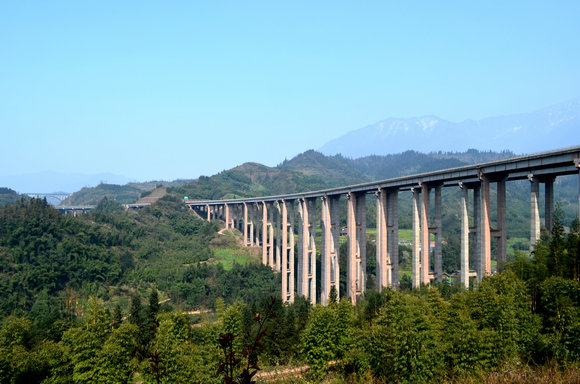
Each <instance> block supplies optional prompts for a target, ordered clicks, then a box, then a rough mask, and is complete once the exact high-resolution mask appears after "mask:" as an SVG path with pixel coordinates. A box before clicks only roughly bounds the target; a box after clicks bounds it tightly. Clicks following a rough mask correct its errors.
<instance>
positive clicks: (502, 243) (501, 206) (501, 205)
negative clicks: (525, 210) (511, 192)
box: [495, 178, 507, 270]
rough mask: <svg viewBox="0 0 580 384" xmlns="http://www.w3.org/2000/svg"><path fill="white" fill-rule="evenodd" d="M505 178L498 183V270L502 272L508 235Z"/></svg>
mask: <svg viewBox="0 0 580 384" xmlns="http://www.w3.org/2000/svg"><path fill="white" fill-rule="evenodd" d="M505 181H506V179H505V178H502V179H500V180H498V181H497V230H496V235H495V237H497V268H498V270H501V269H502V268H503V266H504V264H505V262H506V260H507V257H506V252H507V233H506V221H505V214H506V193H505V192H506V189H505Z"/></svg>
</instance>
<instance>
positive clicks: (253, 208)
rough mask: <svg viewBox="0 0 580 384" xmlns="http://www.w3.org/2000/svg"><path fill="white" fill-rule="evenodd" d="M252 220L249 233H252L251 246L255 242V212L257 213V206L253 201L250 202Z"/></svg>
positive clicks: (249, 224)
mask: <svg viewBox="0 0 580 384" xmlns="http://www.w3.org/2000/svg"><path fill="white" fill-rule="evenodd" d="M249 208H250V222H249V223H248V232H249V233H248V234H249V235H250V239H249V240H250V241H249V243H250V246H251V247H253V246H254V244H255V242H254V239H255V231H254V219H255V217H256V215H255V213H256V207H255V206H254V204H253V203H251V204H250V207H249Z"/></svg>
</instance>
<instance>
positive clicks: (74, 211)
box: [54, 203, 151, 216]
mask: <svg viewBox="0 0 580 384" xmlns="http://www.w3.org/2000/svg"><path fill="white" fill-rule="evenodd" d="M149 205H151V203H142V204H139V203H134V204H122V207H123V208H124V209H125V210H129V209H132V210H135V209H141V208H145V207H147V206H149ZM95 207H96V206H95V205H57V206H55V207H54V208H55V209H58V211H59V212H60V213H64V214H65V215H69V216H76V215H78V214H80V213H87V212H90V211H92V210H93V209H95Z"/></svg>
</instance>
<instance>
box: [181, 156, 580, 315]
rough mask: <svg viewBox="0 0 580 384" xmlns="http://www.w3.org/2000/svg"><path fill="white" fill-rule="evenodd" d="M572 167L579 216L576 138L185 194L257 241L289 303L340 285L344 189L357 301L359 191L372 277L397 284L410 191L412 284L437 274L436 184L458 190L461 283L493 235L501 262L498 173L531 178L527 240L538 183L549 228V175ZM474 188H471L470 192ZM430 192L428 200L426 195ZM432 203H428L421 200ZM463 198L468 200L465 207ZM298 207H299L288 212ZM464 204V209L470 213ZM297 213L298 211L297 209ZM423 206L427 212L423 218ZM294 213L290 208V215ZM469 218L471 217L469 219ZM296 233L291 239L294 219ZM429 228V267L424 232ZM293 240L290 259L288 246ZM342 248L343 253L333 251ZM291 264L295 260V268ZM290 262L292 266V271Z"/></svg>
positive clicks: (483, 270) (487, 257) (362, 256)
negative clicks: (373, 216)
mask: <svg viewBox="0 0 580 384" xmlns="http://www.w3.org/2000/svg"><path fill="white" fill-rule="evenodd" d="M573 174H578V175H579V216H580V146H576V147H571V148H566V149H560V150H554V151H549V152H542V153H537V154H533V155H526V156H518V157H513V158H509V159H503V160H498V161H492V162H487V163H481V164H476V165H468V166H462V167H458V168H451V169H446V170H440V171H434V172H428V173H423V174H418V175H412V176H404V177H398V178H393V179H387V180H380V181H374V182H370V183H364V184H357V185H350V186H345V187H340V188H332V189H326V190H320V191H313V192H303V193H294V194H288V195H280V196H267V197H255V198H244V199H230V200H219V201H214V200H203V201H194V200H187V199H186V200H185V203H186V204H187V205H188V206H189V208H190V209H192V210H195V211H196V212H197V213H198V214H200V215H201V216H202V217H204V218H207V220H212V219H221V220H223V221H224V222H225V228H226V229H234V228H237V229H239V230H240V231H241V232H242V233H243V239H244V245H245V246H261V247H262V262H263V263H264V264H266V265H269V266H271V267H272V268H273V269H274V270H276V271H278V272H280V273H281V275H282V299H283V301H285V302H292V301H293V300H294V295H295V294H297V295H300V296H305V297H306V298H309V299H310V301H311V302H312V303H316V301H317V298H319V300H320V302H321V303H322V304H327V303H328V299H329V294H330V291H331V289H332V287H333V286H334V287H335V288H336V292H337V293H338V292H339V291H340V290H339V263H338V258H339V237H340V231H341V228H340V225H339V214H338V204H339V200H340V199H341V198H346V207H347V225H346V232H347V239H348V251H347V255H346V258H347V263H346V264H347V288H346V295H347V297H348V298H350V299H351V300H352V302H353V303H356V300H357V298H358V297H359V296H360V295H361V294H362V293H363V292H364V289H365V278H366V199H367V198H368V197H370V196H372V195H374V198H376V204H377V226H376V258H377V267H376V284H377V290H379V291H380V290H381V289H382V288H383V287H392V288H396V287H397V286H398V284H399V281H398V276H399V269H398V266H399V260H398V258H399V250H398V246H399V236H398V230H399V225H398V216H399V214H398V206H399V205H398V196H399V193H405V191H410V193H411V194H412V215H413V217H412V226H413V242H412V284H413V287H418V286H420V284H429V283H430V281H431V280H435V281H442V277H443V274H442V258H441V256H442V252H441V245H442V230H443V229H442V228H441V210H442V204H441V191H442V188H459V189H460V190H461V203H460V204H461V261H460V270H459V278H460V282H461V284H462V285H463V286H465V287H467V286H468V284H469V278H470V277H471V276H474V277H477V278H478V279H479V280H481V279H482V278H483V276H487V275H490V274H491V239H492V238H496V239H497V247H496V248H497V254H496V260H497V263H498V266H499V267H501V265H502V264H503V263H504V262H505V261H506V181H510V180H525V179H527V180H529V181H530V205H531V220H530V228H531V239H530V243H531V244H532V247H533V245H534V244H535V243H536V241H537V240H538V239H539V237H540V196H539V194H540V184H541V183H543V184H544V185H545V188H544V199H545V203H544V206H545V212H544V223H545V227H546V229H548V230H551V228H552V225H553V220H554V180H555V179H556V177H557V176H563V175H573ZM492 183H496V188H497V202H496V204H495V206H496V207H497V220H496V223H495V227H494V228H492V227H491V223H490V184H492ZM470 190H472V191H473V192H472V193H469V191H470ZM431 195H433V198H432V199H431V198H430V196H431ZM318 200H320V201H321V203H320V205H321V209H320V210H319V212H321V216H322V217H321V220H320V229H321V233H322V235H321V241H320V244H321V252H320V254H321V271H320V272H321V273H320V276H321V279H322V281H321V282H320V284H319V285H320V290H321V292H320V293H319V294H318V295H317V292H316V287H317V284H316V278H317V273H316V242H315V237H316V229H317V227H316V226H317V220H316V211H317V210H316V202H317V201H318ZM430 202H433V203H434V207H433V208H434V209H432V210H430V209H429V204H430ZM468 206H472V208H471V209H469V210H468ZM296 211H297V212H296ZM470 211H471V213H472V214H471V215H469V212H470ZM295 212H296V213H297V214H296V213H295ZM430 213H434V215H432V217H431V218H430V217H429V216H430ZM296 216H298V217H296ZM470 217H471V219H472V222H473V223H474V225H473V226H471V227H470V225H469V220H470ZM296 221H297V225H298V241H297V244H295V237H294V233H295V224H296ZM469 233H474V236H472V239H475V244H472V247H471V248H472V249H474V250H475V255H473V256H474V257H472V260H476V262H475V264H476V265H473V267H474V270H470V265H469V260H470V255H469V249H470V247H469ZM430 234H433V235H434V237H435V247H434V250H433V252H432V253H433V256H434V263H433V264H434V269H433V270H431V268H430V267H429V266H430V265H431V264H430V260H429V258H430V257H431V251H430V241H429V240H430V239H429V235H430ZM296 245H297V247H298V252H297V253H296V255H297V258H298V260H297V263H295V260H294V257H295V251H294V247H295V246H296ZM341 257H342V255H341ZM295 265H296V268H295ZM295 269H296V270H295Z"/></svg>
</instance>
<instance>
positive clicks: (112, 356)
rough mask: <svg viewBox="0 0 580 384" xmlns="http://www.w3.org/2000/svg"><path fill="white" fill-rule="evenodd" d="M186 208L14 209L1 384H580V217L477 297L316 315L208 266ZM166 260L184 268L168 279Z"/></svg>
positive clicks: (266, 283) (240, 271)
mask: <svg viewBox="0 0 580 384" xmlns="http://www.w3.org/2000/svg"><path fill="white" fill-rule="evenodd" d="M175 204H179V202H178V201H174V200H171V199H165V200H161V201H160V202H159V205H158V206H156V207H154V208H152V209H151V211H150V212H146V211H143V212H141V213H135V216H129V215H133V214H128V213H127V212H124V211H119V209H118V204H117V203H115V202H112V201H107V200H105V201H103V202H101V204H100V206H99V209H98V212H96V213H95V214H94V215H88V216H85V217H83V218H82V219H81V221H79V222H76V221H75V220H79V219H76V218H68V217H65V216H59V214H58V213H56V211H54V209H53V208H51V207H48V206H47V205H46V204H45V203H44V202H43V201H42V200H36V199H32V200H31V201H30V202H21V203H18V204H16V205H12V206H10V205H9V206H8V208H4V209H2V210H0V213H1V215H0V218H1V221H0V224H1V225H2V228H7V231H6V232H7V234H3V235H2V238H1V242H0V246H1V248H0V253H1V254H2V258H3V259H2V266H6V265H9V266H10V268H11V270H6V269H3V270H2V284H3V286H2V291H3V292H7V293H8V294H7V297H9V298H11V299H10V300H9V302H10V303H13V304H14V305H16V307H15V308H13V309H12V310H11V311H10V313H9V314H7V313H6V312H4V313H3V319H2V320H1V322H0V382H2V383H45V384H46V383H101V382H104V383H179V382H193V383H220V382H224V383H230V382H239V383H245V382H249V381H244V380H245V379H244V378H247V379H248V380H249V379H252V378H253V379H254V380H257V381H258V382H262V378H261V376H259V375H260V371H263V370H266V371H270V370H273V369H278V370H281V371H287V370H288V367H290V368H291V367H303V366H304V365H308V366H309V367H310V369H309V370H308V371H307V372H306V373H305V376H304V377H303V378H291V377H288V376H286V378H284V377H283V376H280V379H279V381H278V382H286V380H290V382H299V383H302V382H325V383H330V382H332V383H340V382H350V383H356V382H360V383H371V382H376V383H380V382H385V381H389V382H398V383H437V382H454V383H473V382H483V383H505V382H526V383H529V382H532V383H542V382H548V381H549V382H561V383H576V382H578V380H579V379H580V370H579V369H578V368H577V364H578V362H579V360H580V347H579V344H578V342H577V341H578V339H579V338H580V285H579V279H578V277H579V275H580V243H579V240H578V239H579V232H578V222H577V221H576V222H575V223H574V224H573V225H572V228H571V231H570V233H568V234H566V233H565V231H564V228H563V226H562V224H561V221H562V213H561V211H558V212H556V224H555V226H554V231H553V233H552V235H551V236H550V235H548V234H544V235H543V237H542V241H541V243H539V244H538V245H537V247H536V252H535V256H534V257H533V258H530V257H529V255H525V256H524V255H522V256H521V257H519V258H517V259H515V260H514V261H512V262H511V263H510V264H509V265H508V266H507V268H506V271H505V272H503V273H501V274H497V275H495V276H492V277H488V278H485V279H484V280H483V281H482V282H481V283H480V284H479V285H478V286H477V287H475V289H473V290H470V291H463V290H461V289H459V288H457V287H453V286H450V285H447V284H444V285H441V286H437V285H433V286H431V287H425V286H424V287H421V289H419V290H415V291H408V290H402V291H398V292H397V291H391V290H385V291H384V292H383V293H377V292H375V291H372V290H369V291H367V293H366V294H365V295H364V297H362V298H361V300H359V302H358V304H357V305H356V306H352V305H351V304H350V302H349V301H348V300H340V301H339V300H337V299H336V295H334V296H333V297H334V299H332V300H331V303H330V305H328V306H327V307H323V306H314V307H313V306H311V305H310V304H309V303H308V302H307V301H305V300H304V299H302V298H300V297H298V298H297V299H296V301H295V302H294V303H293V304H289V305H282V304H281V302H280V300H279V299H276V297H277V296H278V292H276V291H275V290H272V289H270V287H272V286H273V285H276V286H278V285H279V281H277V278H275V277H274V274H273V273H272V271H271V270H270V269H269V268H268V267H264V266H260V265H259V264H254V265H251V266H250V267H249V268H245V267H242V266H235V267H234V268H232V269H231V270H229V271H226V270H224V269H223V268H220V267H219V266H217V267H211V266H212V265H213V264H205V263H197V264H194V260H201V259H205V258H206V257H209V256H210V254H211V249H208V242H207V239H208V238H210V237H212V236H213V234H215V230H216V228H215V226H214V225H213V224H208V223H204V222H202V221H200V220H198V219H196V218H195V217H194V215H192V214H190V213H189V212H187V211H182V210H181V209H180V208H179V207H178V206H177V205H175ZM174 210H176V211H174ZM51 223H53V224H51ZM75 226H76V227H78V229H75V228H73V227H75ZM19 228H20V230H19ZM74 237H78V238H79V239H80V240H79V241H78V242H77V241H75V240H74ZM160 239H161V240H162V241H159V240H160ZM190 240H191V241H194V242H195V243H188V241H190ZM60 243H66V244H68V248H67V249H68V251H61V250H60V247H59V244H60ZM137 243H143V245H139V244H137ZM123 252H129V254H130V255H131V256H133V257H132V259H131V260H132V265H131V262H127V261H126V260H127V259H124V258H123V257H122V256H121V255H122V254H123ZM44 254H50V255H52V257H51V258H47V257H44V256H43V255H44ZM67 255H69V257H68V259H66V260H63V259H62V258H61V257H66V256H67ZM59 258H60V259H59ZM187 258H189V259H187ZM156 259H157V263H156V262H155V261H154V260H156ZM161 259H162V260H161ZM51 260H54V262H52V261H51ZM123 260H125V261H123ZM177 260H179V262H176V261H177ZM186 261H189V262H193V263H191V264H187V263H186V264H184V265H183V267H185V269H181V272H180V268H179V267H178V266H179V264H182V263H184V262H186ZM51 263H52V264H51ZM61 263H62V264H64V265H60V264H61ZM106 263H108V264H109V265H108V266H105V265H104V264H106ZM69 264H70V265H72V266H70V267H69V266H68V265H69ZM138 264H143V265H148V268H151V269H149V271H148V272H145V269H146V268H147V267H146V268H143V267H140V266H138ZM161 264H164V265H165V268H167V269H173V268H176V270H175V271H166V272H164V273H160V274H158V275H156V271H159V270H162V269H163V268H164V267H163V266H162V265H161ZM40 265H42V266H45V267H47V268H45V270H46V271H42V270H41V268H37V267H38V266H40ZM63 268H65V269H63ZM18 271H22V273H20V274H19V273H18ZM67 274H72V275H73V276H65V275H67ZM75 274H76V275H75ZM25 276H30V277H29V278H26V277H25ZM33 280H34V281H36V280H39V282H42V284H43V285H44V288H43V287H41V286H40V285H41V284H37V283H34V282H33ZM200 284H201V285H200ZM63 287H64V297H63V296H61V294H59V293H58V292H59V290H61V289H62V288H63ZM158 287H159V289H158ZM171 287H180V288H179V289H177V290H178V291H187V290H191V291H201V292H199V293H200V295H198V296H197V298H196V299H195V301H197V302H200V301H204V300H208V297H209V296H212V295H215V296H214V297H217V299H216V300H215V309H216V312H215V314H207V315H205V317H203V316H204V313H205V312H203V311H202V312H193V313H192V314H188V313H187V312H184V311H183V310H182V308H183V307H182V305H180V304H179V303H176V302H175V301H178V300H179V292H177V293H176V294H177V295H178V296H174V294H175V293H172V292H171ZM165 288H169V292H168V291H165V290H164V289H165ZM200 288H201V289H200ZM27 292H28V294H27ZM75 292H76V294H75ZM21 294H23V295H24V296H21ZM85 295H91V296H92V297H90V298H88V297H87V296H85ZM168 296H169V298H171V300H169V301H167V299H166V298H167V297H168ZM22 298H24V300H21V299H22ZM123 298H125V300H123ZM62 299H64V300H62ZM232 299H233V300H232ZM2 300H4V298H3V299H2ZM185 300H187V299H185ZM4 310H5V308H4ZM7 315H8V316H7ZM200 316H202V317H201V319H200ZM200 320H201V321H200ZM299 371H301V370H299ZM236 377H237V378H238V379H235V381H232V380H231V379H229V378H236Z"/></svg>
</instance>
